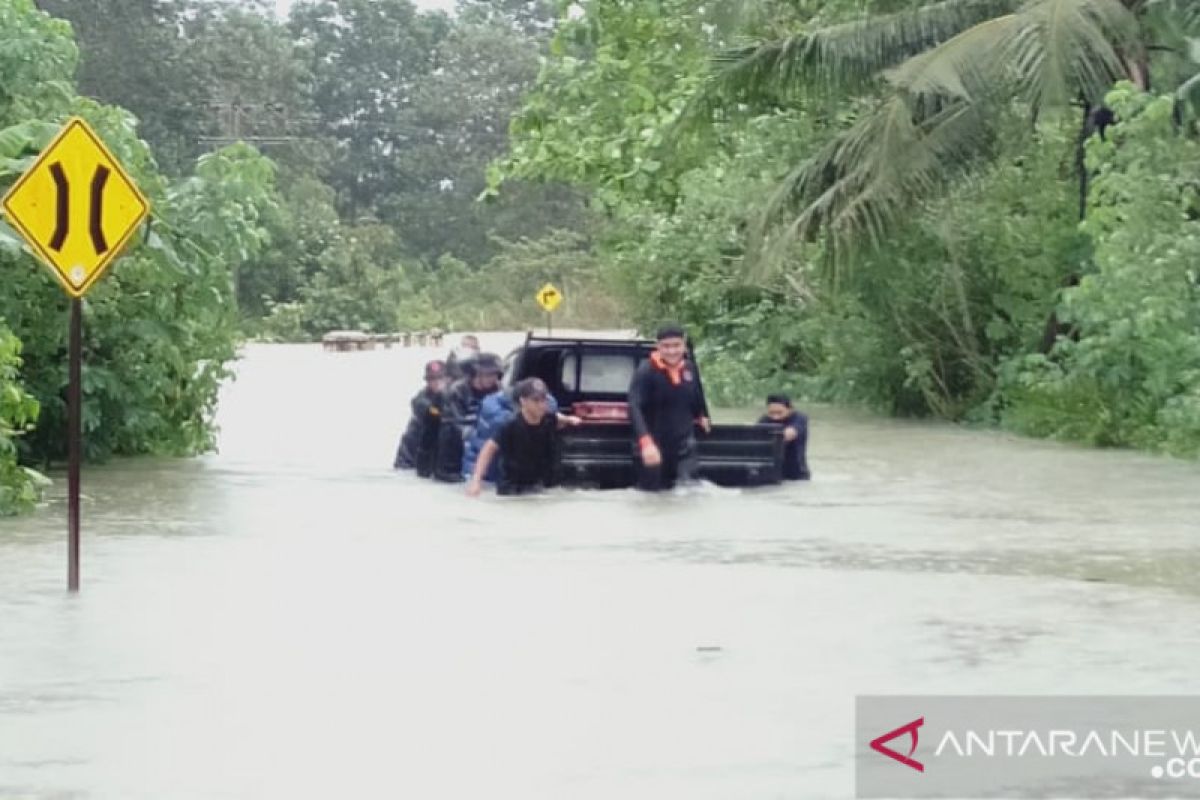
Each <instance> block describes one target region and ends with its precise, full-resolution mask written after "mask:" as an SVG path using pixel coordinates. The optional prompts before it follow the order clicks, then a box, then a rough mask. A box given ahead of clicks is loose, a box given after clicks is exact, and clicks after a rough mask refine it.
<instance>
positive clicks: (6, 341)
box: [0, 324, 39, 516]
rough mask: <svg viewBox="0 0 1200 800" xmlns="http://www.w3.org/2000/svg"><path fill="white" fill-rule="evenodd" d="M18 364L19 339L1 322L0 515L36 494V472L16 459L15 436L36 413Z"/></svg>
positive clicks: (18, 508)
mask: <svg viewBox="0 0 1200 800" xmlns="http://www.w3.org/2000/svg"><path fill="white" fill-rule="evenodd" d="M20 367H21V340H20V339H18V338H17V337H16V336H14V335H13V333H12V331H10V330H9V329H8V328H7V327H6V326H4V325H2V324H0V516H2V515H8V514H13V513H16V512H18V511H24V510H26V509H28V508H29V507H31V506H32V505H33V504H34V503H35V502H36V501H37V497H38V495H37V487H38V483H39V481H38V475H37V474H36V473H34V472H32V471H31V470H28V469H25V468H23V467H22V466H21V465H20V463H19V462H18V459H17V444H16V440H17V438H18V437H20V436H22V435H24V434H25V433H27V432H28V431H29V430H31V429H32V428H33V425H34V423H35V422H36V421H37V416H38V402H37V400H36V399H35V398H34V397H33V396H31V395H30V394H29V393H28V392H26V391H25V388H24V385H23V384H22V382H21V376H20Z"/></svg>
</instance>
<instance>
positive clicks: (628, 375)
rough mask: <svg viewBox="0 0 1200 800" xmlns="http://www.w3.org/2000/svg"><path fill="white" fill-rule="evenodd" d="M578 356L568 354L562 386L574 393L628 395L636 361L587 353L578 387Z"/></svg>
mask: <svg viewBox="0 0 1200 800" xmlns="http://www.w3.org/2000/svg"><path fill="white" fill-rule="evenodd" d="M577 358H578V356H576V354H575V353H568V354H567V356H566V357H565V358H564V359H563V362H562V383H563V386H564V387H565V388H566V389H567V390H569V391H572V392H582V393H585V394H586V393H591V392H596V393H619V394H624V393H625V392H627V391H629V382H630V381H631V380H632V379H633V371H634V370H635V369H636V368H637V359H636V358H634V357H633V356H631V355H626V354H621V353H585V354H584V355H583V369H582V370H580V372H579V386H576V385H575V366H576V359H577Z"/></svg>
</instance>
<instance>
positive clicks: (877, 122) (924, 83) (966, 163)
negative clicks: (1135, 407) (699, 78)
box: [694, 0, 1200, 249]
mask: <svg viewBox="0 0 1200 800" xmlns="http://www.w3.org/2000/svg"><path fill="white" fill-rule="evenodd" d="M1189 37H1200V0H1028V2H1021V1H1020V0H942V1H941V2H935V3H932V4H929V5H925V6H924V7H922V8H920V9H918V10H916V11H913V12H907V13H902V14H893V15H888V16H882V17H875V18H868V19H864V20H860V21H855V22H850V23H845V24H840V25H835V26H831V27H826V28H820V29H817V30H810V31H806V32H802V33H798V34H795V35H791V36H787V37H784V38H781V39H778V40H776V41H768V42H762V43H757V44H754V45H751V46H747V47H744V48H741V49H738V50H735V51H731V52H729V53H726V54H724V55H723V56H721V57H720V58H718V60H717V64H716V66H715V69H714V71H713V73H712V75H711V77H710V79H709V81H708V83H707V86H706V89H705V91H704V92H703V93H702V95H701V97H700V98H698V103H697V104H696V106H695V109H694V110H696V111H699V112H700V113H701V115H702V116H704V117H706V118H711V114H712V113H713V112H719V111H720V110H721V109H723V108H726V107H729V106H731V105H734V104H743V105H750V106H753V105H755V104H762V103H766V104H775V105H778V104H781V103H782V104H787V103H790V102H794V101H798V100H803V99H808V98H816V97H827V96H830V95H832V96H835V97H846V96H847V95H850V96H853V95H856V94H858V95H867V96H871V95H874V96H876V97H879V96H880V95H882V96H881V97H880V99H878V100H877V101H876V102H875V104H874V106H873V107H872V109H871V110H870V111H869V112H868V113H866V114H865V115H863V116H861V117H860V118H859V119H858V120H857V122H855V123H854V124H853V125H852V126H851V127H849V128H848V129H846V130H844V131H842V132H841V133H840V134H838V135H837V136H835V137H834V138H833V140H832V141H830V142H829V143H828V144H827V145H826V146H824V147H823V148H821V149H820V150H819V151H818V152H816V153H814V154H813V155H811V156H810V157H809V158H808V159H807V160H806V161H804V162H803V163H801V164H799V165H798V166H796V168H795V169H794V170H793V171H792V172H791V173H790V174H789V175H788V176H787V177H786V179H785V180H784V181H783V182H782V184H781V185H780V187H779V189H778V191H776V192H775V194H774V196H773V197H772V199H771V200H770V202H769V203H768V206H767V209H766V213H765V214H764V218H763V225H762V233H763V234H764V235H765V236H766V237H767V238H768V239H770V240H772V241H773V242H774V243H776V244H779V245H786V244H788V243H790V242H794V241H796V240H797V239H800V240H809V239H813V238H814V237H816V236H818V235H822V234H824V235H825V236H827V237H828V239H829V241H830V242H831V243H833V244H835V245H836V246H838V249H841V248H842V246H845V245H857V244H860V243H863V242H873V243H878V242H879V241H880V240H882V238H883V237H884V236H885V235H886V234H887V233H888V232H889V231H890V230H892V229H893V228H894V226H895V225H896V224H897V223H898V222H900V221H901V220H903V219H904V217H905V215H906V214H907V213H909V212H910V210H911V209H913V208H917V207H920V204H921V203H922V202H923V201H926V200H928V199H930V198H932V197H934V196H936V195H937V193H938V192H939V191H941V190H943V189H945V188H946V187H947V186H948V185H950V184H951V183H953V182H954V181H955V180H956V179H959V178H961V177H963V176H965V175H967V174H969V173H971V172H972V171H975V170H977V169H979V168H980V167H981V166H982V165H983V164H985V163H986V162H987V160H988V158H989V157H990V156H991V155H992V154H993V153H994V152H995V138H996V137H995V133H996V130H997V127H998V122H999V121H1000V119H1001V118H1002V115H1008V114H1012V113H1014V110H1015V111H1016V112H1017V113H1026V114H1028V115H1029V117H1030V119H1031V120H1032V121H1033V122H1034V123H1035V124H1036V122H1037V121H1038V120H1039V119H1041V118H1043V117H1044V116H1046V115H1047V114H1050V113H1054V112H1062V111H1064V110H1065V109H1068V108H1070V107H1072V106H1074V107H1077V108H1078V109H1079V110H1080V112H1081V118H1082V120H1083V122H1082V123H1081V137H1080V153H1081V154H1082V142H1083V139H1084V138H1086V136H1087V135H1089V134H1090V133H1091V132H1093V130H1094V129H1095V128H1096V127H1097V126H1103V124H1104V123H1105V122H1106V121H1111V117H1110V116H1106V112H1105V109H1103V105H1102V104H1103V98H1104V95H1105V93H1106V92H1107V91H1108V90H1109V89H1110V88H1111V87H1112V86H1113V84H1114V83H1115V82H1117V81H1119V80H1129V81H1132V82H1133V83H1134V84H1135V85H1137V86H1139V87H1141V88H1143V89H1149V88H1150V79H1151V74H1152V70H1151V67H1152V66H1158V65H1157V64H1156V63H1152V58H1156V59H1157V58H1158V57H1160V56H1161V63H1162V64H1164V65H1167V64H1169V65H1170V66H1171V67H1172V68H1171V69H1166V68H1165V67H1164V68H1163V69H1157V70H1156V72H1155V74H1158V73H1159V72H1164V73H1169V74H1171V75H1173V76H1175V78H1174V81H1175V83H1176V84H1177V86H1172V87H1171V88H1172V89H1175V88H1178V90H1179V92H1180V95H1179V97H1180V103H1181V106H1182V103H1183V102H1185V101H1186V100H1187V99H1188V98H1190V97H1196V96H1200V74H1197V75H1196V76H1194V77H1190V78H1188V77H1187V76H1186V73H1184V72H1182V71H1181V70H1180V66H1181V65H1183V64H1185V63H1190V69H1191V70H1192V71H1196V70H1197V69H1200V67H1197V66H1196V64H1195V62H1189V61H1188V56H1189V53H1188V50H1187V48H1188V47H1189V46H1190V47H1192V48H1193V51H1192V52H1191V54H1190V55H1191V56H1193V57H1194V56H1195V52H1196V50H1200V40H1198V39H1196V38H1189ZM1180 76H1182V77H1180ZM881 88H882V92H881V91H880V90H881ZM1156 88H1160V87H1156ZM1080 176H1081V190H1080V191H1081V198H1083V197H1086V174H1085V172H1084V170H1083V169H1082V156H1081V157H1080Z"/></svg>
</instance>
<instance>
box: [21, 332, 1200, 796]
mask: <svg viewBox="0 0 1200 800" xmlns="http://www.w3.org/2000/svg"><path fill="white" fill-rule="evenodd" d="M517 338H518V337H513V336H508V337H500V336H490V337H485V342H484V344H485V346H486V347H488V348H489V349H496V350H500V351H504V350H506V349H507V348H508V346H511V344H512V343H514V342H515V341H516V340H517ZM437 355H441V353H440V352H438V353H434V352H433V351H423V350H403V349H396V350H381V351H376V352H371V353H341V354H326V353H323V352H321V351H320V350H319V348H316V347H309V346H269V347H261V346H260V347H250V348H248V350H247V357H246V359H245V360H244V361H243V362H242V363H241V365H240V370H239V371H240V377H239V379H238V380H237V381H236V382H234V383H233V384H231V385H230V386H229V387H227V390H226V394H225V398H224V401H223V404H222V411H221V424H222V428H223V433H222V439H221V442H222V445H221V452H220V453H219V454H216V455H213V456H208V457H205V458H202V459H196V460H191V461H177V460H139V461H132V462H122V463H116V464H112V465H108V466H105V467H100V468H92V469H88V470H85V473H84V495H85V500H84V507H83V508H84V563H83V581H84V583H83V586H84V591H83V593H82V594H81V595H80V596H78V597H74V598H72V597H68V596H66V594H65V593H64V591H63V588H64V585H65V578H66V576H65V572H66V566H65V546H64V539H65V505H64V503H63V502H62V497H61V487H59V491H60V494H58V495H56V496H55V497H53V498H52V499H51V501H50V502H49V503H48V504H47V507H46V508H44V509H42V510H40V511H39V512H38V513H37V514H35V515H33V516H31V517H25V518H22V519H18V520H12V521H3V522H0V798H5V799H6V800H7V798H39V799H40V798H113V799H114V800H129V799H130V798H155V800H157V799H159V798H176V797H178V798H218V797H219V798H274V797H289V798H296V797H350V796H358V797H399V796H414V797H421V798H468V797H469V798H479V797H514V798H555V799H556V800H558V799H560V798H597V799H599V798H604V799H605V800H610V799H611V798H647V799H649V798H655V800H657V799H659V798H674V797H687V798H737V799H738V800H743V799H746V800H754V799H756V798H822V797H847V796H850V795H851V793H852V791H853V782H852V781H853V773H852V764H851V761H850V753H851V742H850V739H849V731H850V730H851V715H852V709H853V698H854V696H855V695H856V694H862V693H886V692H909V693H918V692H938V693H964V692H1013V693H1043V692H1071V693H1080V692H1096V693H1106V692H1122V693H1139V692H1163V693H1184V692H1191V691H1193V690H1194V689H1195V681H1194V678H1193V673H1194V663H1195V661H1196V659H1197V657H1198V656H1200V633H1197V629H1196V626H1195V625H1192V624H1190V622H1191V620H1192V618H1193V617H1194V615H1195V614H1196V612H1197V610H1198V603H1197V598H1196V593H1197V592H1196V582H1195V581H1194V579H1193V577H1192V576H1193V575H1194V574H1195V572H1196V568H1197V567H1198V566H1200V563H1198V558H1197V556H1196V555H1195V552H1196V549H1197V548H1196V544H1197V538H1198V534H1200V526H1197V525H1196V524H1195V520H1196V519H1198V518H1200V493H1198V492H1197V489H1198V488H1200V469H1198V468H1197V467H1196V466H1195V465H1191V464H1184V463H1178V462H1172V461H1166V460H1160V459H1155V458H1150V457H1147V456H1141V455H1137V454H1131V453H1116V452H1094V451H1085V450H1079V449H1074V448H1070V447H1063V446H1058V445H1054V444H1050V443H1042V442H1032V441H1027V440H1022V439H1016V438H1013V437H1009V436H1004V435H999V434H993V433H981V432H973V431H966V430H961V429H956V428H952V427H948V426H944V425H937V424H927V423H905V422H894V421H889V420H880V419H875V418H870V417H864V416H859V415H854V414H848V413H845V412H837V411H834V410H829V409H823V408H818V409H814V410H813V411H812V418H813V441H812V453H811V461H812V464H813V468H814V472H815V475H816V479H815V480H814V481H813V482H812V483H811V484H806V485H801V486H789V487H784V488H768V489H759V490H746V491H739V490H723V489H717V488H713V487H708V488H701V489H697V490H692V491H689V492H683V493H680V494H678V495H675V496H670V497H662V498H651V497H644V496H641V495H638V494H636V493H633V492H612V493H595V492H580V491H561V492H556V493H552V494H550V495H546V496H541V497H532V498H515V499H506V500H500V499H498V498H496V497H492V496H489V497H485V498H482V499H480V500H477V501H469V500H467V499H466V498H465V497H463V496H462V494H461V487H452V486H442V485H434V484H430V483H426V482H421V481H418V480H416V479H415V478H413V477H411V476H410V475H407V474H396V473H393V472H391V470H390V469H389V468H388V466H389V465H390V463H391V458H392V454H393V449H394V446H395V441H396V437H397V436H398V434H399V432H400V430H401V428H402V425H403V423H404V421H405V418H406V415H407V404H408V398H409V397H410V396H411V394H412V393H413V392H414V391H415V390H416V388H417V382H418V379H419V375H420V369H419V365H420V364H421V362H423V361H424V360H425V359H426V358H429V357H432V356H437ZM754 412H755V410H754V409H746V410H744V411H743V412H728V413H726V414H724V415H718V418H719V419H734V418H741V419H749V418H750V417H751V416H752V414H753V413H754Z"/></svg>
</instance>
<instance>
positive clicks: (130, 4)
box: [38, 0, 214, 174]
mask: <svg viewBox="0 0 1200 800" xmlns="http://www.w3.org/2000/svg"><path fill="white" fill-rule="evenodd" d="M38 5H39V6H40V7H41V9H42V10H44V11H46V12H47V13H49V14H51V15H53V16H55V17H58V18H61V19H64V20H69V21H70V23H71V25H72V26H73V27H74V29H75V32H76V35H77V36H78V37H79V42H80V44H81V50H82V59H81V61H80V64H79V70H78V75H77V80H78V87H79V92H80V93H81V94H84V95H86V96H89V97H95V98H98V99H100V100H101V101H103V102H105V103H111V104H113V105H118V106H121V107H122V108H125V109H127V110H129V111H131V112H132V113H133V114H134V116H135V117H136V118H137V119H138V122H139V127H138V132H139V133H140V135H141V136H142V137H143V138H145V139H146V140H147V141H148V142H150V143H151V145H152V147H153V149H154V154H155V158H156V159H157V161H158V163H159V165H160V166H161V167H162V168H163V169H165V170H166V171H167V172H168V173H170V174H179V173H182V172H184V171H186V170H187V169H188V167H189V165H190V164H191V162H192V161H193V160H194V159H195V158H196V156H197V155H199V153H200V152H201V150H200V142H199V139H200V137H201V136H204V135H207V134H211V133H213V132H214V131H213V128H212V125H211V122H210V117H209V114H208V108H207V105H208V99H209V93H208V88H207V86H206V84H205V75H204V74H203V73H201V72H199V71H198V70H196V69H195V64H194V62H193V60H192V58H191V56H190V53H189V52H188V49H189V48H188V43H187V41H186V39H185V38H184V36H183V33H182V31H183V26H184V23H185V20H186V19H187V18H188V16H189V14H190V13H191V12H192V10H193V8H194V2H193V0H38ZM68 77H71V76H68Z"/></svg>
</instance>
